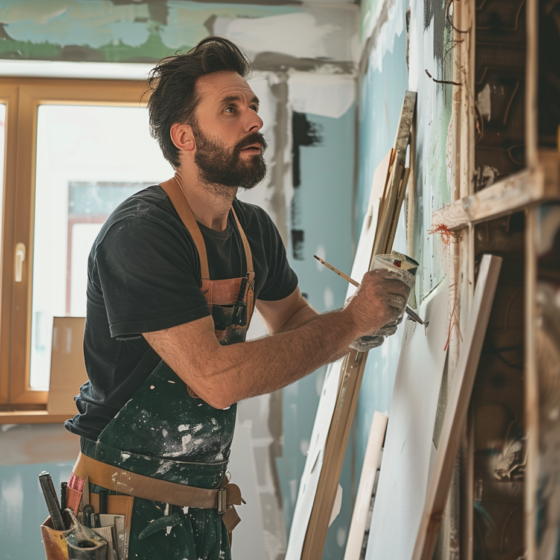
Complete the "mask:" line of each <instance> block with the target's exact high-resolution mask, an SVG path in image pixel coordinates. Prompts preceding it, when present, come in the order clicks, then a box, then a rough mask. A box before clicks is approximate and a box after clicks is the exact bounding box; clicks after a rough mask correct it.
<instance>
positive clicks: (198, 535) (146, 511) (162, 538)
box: [128, 498, 231, 560]
mask: <svg viewBox="0 0 560 560" xmlns="http://www.w3.org/2000/svg"><path fill="white" fill-rule="evenodd" d="M168 507H169V509H168V510H167V519H163V518H164V517H166V504H163V503H160V502H152V501H149V500H142V499H140V498H135V500H134V507H133V510H132V522H131V528H130V548H129V553H128V558H129V560H231V549H230V545H229V537H228V532H227V529H226V527H225V525H224V523H223V521H222V517H221V516H220V515H219V514H218V512H217V511H216V510H209V509H192V508H190V509H189V508H182V507H178V506H168ZM156 522H157V523H156ZM153 523H156V526H157V529H156V526H154V529H155V530H154V532H153V533H152V534H149V535H148V536H145V533H146V532H148V531H144V530H145V529H146V528H147V527H149V528H150V529H151V527H150V526H151V525H152V526H153ZM143 531H144V535H142V537H143V538H142V539H140V534H141V533H142V532H143Z"/></svg>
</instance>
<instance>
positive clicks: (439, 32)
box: [354, 0, 453, 476]
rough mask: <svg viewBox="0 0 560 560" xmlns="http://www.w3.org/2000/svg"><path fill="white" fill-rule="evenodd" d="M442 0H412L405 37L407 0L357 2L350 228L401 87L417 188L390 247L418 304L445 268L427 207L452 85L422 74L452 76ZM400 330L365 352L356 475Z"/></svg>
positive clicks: (444, 182)
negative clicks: (411, 112)
mask: <svg viewBox="0 0 560 560" xmlns="http://www.w3.org/2000/svg"><path fill="white" fill-rule="evenodd" d="M445 4H446V2H445V1H444V0H440V1H431V0H425V1H424V0H412V1H411V2H410V24H409V26H408V37H407V24H406V10H407V8H408V7H409V2H408V1H407V0H386V1H385V2H383V1H382V0H378V1H376V0H369V1H366V2H364V3H363V4H362V18H361V32H362V41H363V50H362V58H361V62H360V77H359V78H360V114H359V124H360V130H359V135H360V136H359V137H360V152H359V154H360V155H359V180H358V185H357V193H358V196H357V208H356V214H357V216H358V217H359V219H358V221H357V223H355V224H354V230H355V232H358V231H359V228H360V226H361V220H362V219H363V216H364V213H365V211H366V207H367V203H368V199H369V191H370V188H371V181H372V177H373V173H374V171H375V168H376V167H377V165H378V164H379V162H380V161H381V159H382V158H383V156H384V155H385V154H386V153H387V151H388V150H389V148H390V147H391V146H393V145H394V141H395V133H396V128H397V123H398V119H399V115H400V111H401V107H402V101H403V98H404V93H405V91H406V90H407V89H409V90H412V91H416V92H417V94H418V97H417V104H416V121H415V129H416V152H415V154H413V156H414V157H415V164H416V173H415V176H413V177H411V182H413V185H414V188H415V189H416V193H417V194H416V196H415V206H414V209H413V210H414V219H413V223H412V231H413V235H411V236H409V237H408V239H407V236H406V233H405V231H406V228H405V225H406V215H407V206H406V205H405V206H404V207H403V211H402V214H401V217H400V220H399V229H398V232H397V236H396V239H395V244H394V249H395V250H398V251H403V252H405V253H408V254H409V255H411V256H413V257H414V258H415V259H417V260H418V261H419V262H420V265H421V266H420V269H419V272H418V274H417V276H416V278H417V280H416V287H415V296H416V303H417V304H420V303H421V302H422V301H423V299H424V298H425V297H426V296H427V295H428V294H429V293H430V292H431V291H432V290H433V289H434V288H435V287H436V286H437V285H438V284H439V283H440V282H441V280H442V279H443V277H444V275H445V272H444V271H445V269H446V258H447V253H446V248H445V246H444V244H443V243H442V240H441V239H440V238H439V236H437V235H430V229H431V218H432V212H433V211H434V210H435V209H437V208H440V207H441V206H442V205H443V204H446V203H447V202H449V200H450V194H449V192H450V191H449V185H450V184H451V178H450V177H448V172H447V170H448V164H447V160H446V145H447V137H448V130H449V128H450V118H451V86H449V85H442V84H438V83H435V82H434V81H433V80H431V79H430V78H429V77H428V76H427V74H426V72H425V70H428V72H429V73H430V74H431V76H433V77H434V78H436V79H438V80H450V79H452V77H451V74H452V56H451V55H448V51H449V49H451V48H452V46H453V43H452V42H451V39H452V33H451V27H450V25H449V23H446V21H445ZM407 42H408V43H409V46H408V49H407ZM407 52H408V56H407ZM407 63H408V64H407ZM410 185H411V183H409V189H410ZM402 330H403V327H402V326H401V327H400V329H399V332H398V333H397V334H396V335H394V336H393V337H392V338H390V339H388V340H387V341H386V342H385V343H384V344H383V346H381V347H379V348H378V349H375V350H373V351H371V352H370V354H369V357H368V362H367V366H366V370H365V373H364V380H363V385H362V390H361V393H360V401H359V404H358V413H357V451H356V465H357V473H356V474H357V476H359V472H360V470H361V467H362V463H363V458H364V455H365V449H366V444H367V438H368V435H369V429H370V426H371V421H372V418H373V413H374V411H375V410H379V411H381V412H384V413H385V414H388V416H389V422H390V421H391V414H390V410H389V406H390V402H391V395H392V391H393V385H394V380H395V373H396V368H397V364H398V360H399V354H400V342H401V336H402ZM442 344H445V341H443V342H442ZM419 374H420V372H419Z"/></svg>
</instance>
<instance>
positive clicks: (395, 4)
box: [369, 0, 406, 72]
mask: <svg viewBox="0 0 560 560" xmlns="http://www.w3.org/2000/svg"><path fill="white" fill-rule="evenodd" d="M404 4H405V3H404V2H402V1H400V0H386V2H384V3H383V5H382V10H380V14H379V16H380V17H379V18H378V20H377V21H376V25H375V27H374V28H373V29H372V34H371V37H370V40H371V43H373V45H372V47H371V48H372V50H371V56H370V58H369V65H370V66H371V67H372V69H373V70H377V71H379V72H381V71H382V70H383V58H384V57H385V53H386V52H387V51H389V52H393V49H394V45H395V39H396V38H397V37H400V36H401V34H402V32H403V31H404V23H405V18H404V14H405V10H406V7H405V5H404Z"/></svg>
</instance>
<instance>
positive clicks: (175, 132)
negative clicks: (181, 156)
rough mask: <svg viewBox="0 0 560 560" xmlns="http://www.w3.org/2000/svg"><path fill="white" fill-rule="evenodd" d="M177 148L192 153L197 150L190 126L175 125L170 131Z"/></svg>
mask: <svg viewBox="0 0 560 560" xmlns="http://www.w3.org/2000/svg"><path fill="white" fill-rule="evenodd" d="M169 134H170V136H171V141H172V142H173V144H175V147H176V148H177V149H178V150H180V151H183V152H192V151H193V150H194V149H195V148H196V142H195V140H194V134H193V131H192V128H191V126H190V125H188V124H181V123H174V124H172V125H171V129H170V131H169Z"/></svg>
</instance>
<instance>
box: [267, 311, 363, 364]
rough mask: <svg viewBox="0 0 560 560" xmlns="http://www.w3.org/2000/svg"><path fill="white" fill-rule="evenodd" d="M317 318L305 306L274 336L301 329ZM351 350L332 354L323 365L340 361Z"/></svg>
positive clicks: (315, 313)
mask: <svg viewBox="0 0 560 560" xmlns="http://www.w3.org/2000/svg"><path fill="white" fill-rule="evenodd" d="M335 311H340V310H339V309H335ZM319 317H321V314H320V313H318V312H317V311H315V309H313V307H311V306H310V305H309V306H306V307H304V308H303V309H301V310H300V311H299V312H298V313H296V314H295V315H294V316H293V317H292V318H291V319H290V320H289V321H288V322H287V323H286V324H285V325H284V326H283V327H282V328H281V329H280V330H279V331H277V333H274V334H278V333H282V332H288V331H291V330H294V329H297V328H299V327H302V326H303V325H307V324H308V323H311V322H312V321H315V320H316V319H318V318H319ZM352 342H354V341H352ZM351 350H352V349H351V348H349V347H346V348H343V349H342V350H341V351H340V352H337V353H335V354H333V355H332V356H331V357H330V358H329V360H328V361H327V362H325V363H332V362H336V361H337V360H340V358H343V357H344V356H346V354H348V352H350V351H351Z"/></svg>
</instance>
